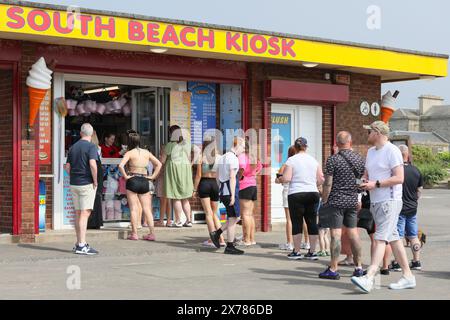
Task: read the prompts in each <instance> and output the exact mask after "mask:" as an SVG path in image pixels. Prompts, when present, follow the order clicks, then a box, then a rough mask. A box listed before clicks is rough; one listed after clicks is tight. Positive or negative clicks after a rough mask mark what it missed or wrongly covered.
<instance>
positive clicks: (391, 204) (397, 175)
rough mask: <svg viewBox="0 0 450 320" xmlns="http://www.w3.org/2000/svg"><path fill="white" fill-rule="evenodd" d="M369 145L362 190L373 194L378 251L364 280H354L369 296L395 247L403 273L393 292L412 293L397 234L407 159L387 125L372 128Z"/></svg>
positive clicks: (410, 276)
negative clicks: (389, 250) (388, 248)
mask: <svg viewBox="0 0 450 320" xmlns="http://www.w3.org/2000/svg"><path fill="white" fill-rule="evenodd" d="M364 129H367V130H369V137H368V142H369V144H371V145H373V147H372V148H370V149H369V151H368V152H367V157H366V170H365V173H364V177H363V181H364V182H363V183H362V184H361V187H362V188H363V189H365V190H367V191H369V192H370V202H371V204H370V211H371V213H372V215H373V218H374V221H375V230H376V231H375V235H374V242H375V244H374V248H373V250H372V261H371V264H370V267H369V268H368V269H367V274H366V275H365V276H363V277H359V278H358V277H352V279H351V280H352V282H353V284H355V285H356V286H357V287H358V288H360V289H361V290H362V291H364V292H365V293H369V292H370V291H371V290H372V289H373V285H374V277H375V274H376V273H377V271H378V267H379V265H380V263H381V262H382V261H383V256H384V253H385V249H386V245H387V244H388V243H389V244H390V245H391V248H392V251H393V253H394V256H395V259H396V260H397V261H398V263H399V264H400V266H401V267H402V270H403V276H402V278H401V279H400V280H399V281H398V282H397V283H391V284H390V285H389V288H390V289H395V290H399V289H411V288H414V287H415V286H416V279H415V277H414V276H413V274H412V273H411V270H410V268H409V266H408V259H407V256H406V252H405V248H404V247H403V243H402V241H401V239H400V236H399V234H398V230H397V222H398V217H399V215H400V211H401V210H402V205H403V202H402V195H403V194H402V184H403V179H404V171H403V157H402V154H401V152H400V150H399V149H398V147H396V146H395V145H393V144H392V143H390V142H389V140H388V135H389V127H388V126H387V125H386V124H385V123H384V122H383V121H375V122H373V123H372V124H371V125H370V126H364Z"/></svg>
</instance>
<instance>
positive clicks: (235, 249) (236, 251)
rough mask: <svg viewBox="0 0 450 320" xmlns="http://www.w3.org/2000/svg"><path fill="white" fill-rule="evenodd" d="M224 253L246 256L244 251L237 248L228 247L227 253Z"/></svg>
mask: <svg viewBox="0 0 450 320" xmlns="http://www.w3.org/2000/svg"><path fill="white" fill-rule="evenodd" d="M223 253H225V254H244V251H242V250H240V249H238V248H236V247H232V246H226V247H225V251H224V252H223Z"/></svg>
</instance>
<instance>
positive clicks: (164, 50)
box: [150, 48, 168, 53]
mask: <svg viewBox="0 0 450 320" xmlns="http://www.w3.org/2000/svg"><path fill="white" fill-rule="evenodd" d="M167 50H168V49H166V48H151V49H150V51H151V52H153V53H164V52H167Z"/></svg>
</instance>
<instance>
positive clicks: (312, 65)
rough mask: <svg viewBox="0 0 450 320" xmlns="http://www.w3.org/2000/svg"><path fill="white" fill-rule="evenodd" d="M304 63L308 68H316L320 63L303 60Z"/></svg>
mask: <svg viewBox="0 0 450 320" xmlns="http://www.w3.org/2000/svg"><path fill="white" fill-rule="evenodd" d="M302 65H303V66H304V67H306V68H314V67H317V66H318V65H319V64H318V63H312V62H303V63H302Z"/></svg>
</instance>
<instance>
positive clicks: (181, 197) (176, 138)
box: [161, 125, 194, 228]
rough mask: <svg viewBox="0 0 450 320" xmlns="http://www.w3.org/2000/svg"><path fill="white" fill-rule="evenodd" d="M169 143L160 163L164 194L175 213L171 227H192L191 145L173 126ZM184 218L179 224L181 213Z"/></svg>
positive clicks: (177, 127)
mask: <svg viewBox="0 0 450 320" xmlns="http://www.w3.org/2000/svg"><path fill="white" fill-rule="evenodd" d="M169 141H170V142H169V143H168V144H166V146H165V147H164V154H163V155H162V159H161V160H162V163H163V164H165V172H164V192H165V194H166V197H167V198H168V199H171V200H172V206H173V209H174V211H175V222H174V223H173V225H172V226H173V227H177V228H181V227H192V222H191V205H190V203H189V198H191V197H192V196H193V193H194V184H193V180H192V164H191V161H190V158H191V144H190V143H189V142H188V141H187V140H185V139H183V134H182V130H181V128H180V127H179V126H177V125H174V126H171V127H170V128H169ZM182 211H183V212H184V214H185V216H186V222H185V223H184V224H182V223H181V221H180V218H181V212H182Z"/></svg>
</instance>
